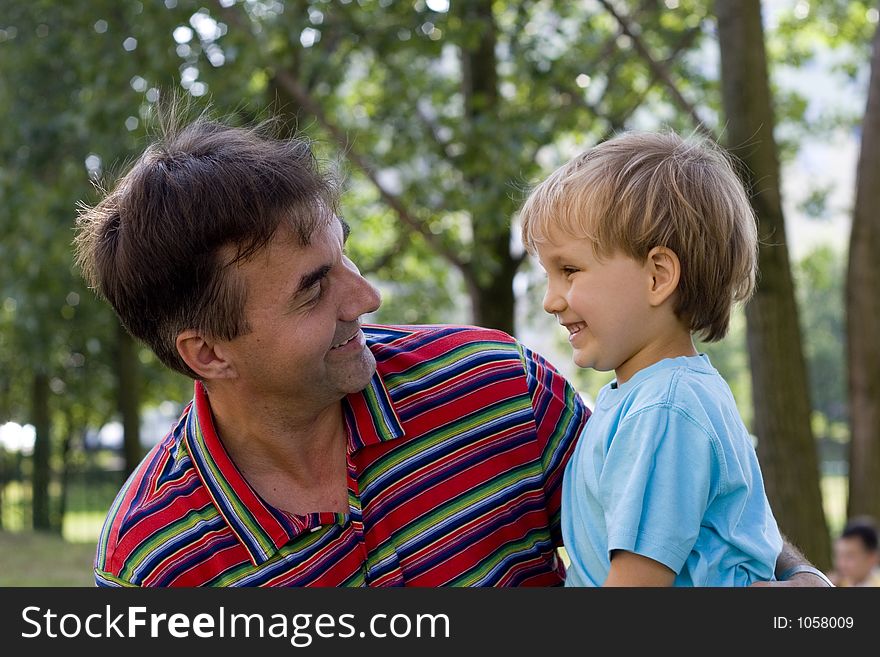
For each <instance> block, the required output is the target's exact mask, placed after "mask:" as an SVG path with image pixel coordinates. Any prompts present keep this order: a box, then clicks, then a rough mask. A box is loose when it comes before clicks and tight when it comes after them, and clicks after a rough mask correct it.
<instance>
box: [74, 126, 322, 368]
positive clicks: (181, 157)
mask: <svg viewBox="0 0 880 657" xmlns="http://www.w3.org/2000/svg"><path fill="white" fill-rule="evenodd" d="M276 126H277V124H274V123H272V122H266V123H263V124H260V125H259V126H257V127H248V128H241V127H232V126H229V125H226V124H224V123H221V122H217V121H214V120H211V119H209V118H207V117H206V116H205V115H203V116H201V117H199V118H198V119H196V120H195V121H194V122H192V123H190V124H188V125H180V121H179V120H178V119H175V117H174V116H173V112H172V116H171V117H170V119H169V118H166V120H165V121H164V125H163V127H162V128H161V134H160V136H159V137H158V139H157V140H156V141H155V143H153V144H152V145H150V146H149V147H148V148H147V149H146V151H145V152H144V153H143V155H141V157H140V158H139V159H138V160H137V161H136V162H135V164H134V165H133V166H132V167H131V169H130V170H129V171H128V173H126V174H125V175H124V176H123V177H122V178H121V179H120V180H119V181H118V182H117V184H116V186H115V187H114V188H113V189H112V191H110V192H109V193H107V194H106V195H105V197H104V198H103V199H102V200H101V201H100V202H99V203H98V204H97V205H96V206H94V207H91V208H88V207H86V208H83V209H82V211H81V212H80V215H79V218H78V221H77V230H78V232H77V236H76V239H75V248H76V254H77V263H78V264H79V266H80V267H81V269H82V271H83V275H84V276H85V278H86V280H87V281H88V282H89V284H90V285H91V286H92V287H94V288H95V289H96V291H97V292H98V294H100V295H101V296H103V297H104V298H105V299H106V300H107V301H108V302H109V303H110V305H112V306H113V308H114V310H115V311H116V313H117V315H118V316H119V319H120V320H121V321H122V323H123V324H124V326H125V327H126V328H127V329H128V331H129V332H130V333H131V334H132V335H134V336H135V337H137V338H140V339H141V340H143V341H144V342H145V343H146V344H147V345H148V346H149V347H150V348H151V349H152V350H153V351H154V352H155V354H156V356H158V357H159V359H160V360H161V361H162V362H163V363H165V365H167V366H168V367H170V368H171V369H174V370H176V371H178V372H181V373H183V374H186V375H187V376H190V377H193V378H198V376H197V375H196V373H195V372H193V371H192V370H191V369H190V368H189V366H187V364H186V363H185V362H184V360H183V359H182V358H181V357H180V354H179V353H178V352H177V347H176V339H177V336H178V335H179V334H180V332H181V331H183V330H186V329H195V330H198V331H201V332H202V333H204V334H205V335H207V336H211V337H214V338H219V339H225V340H231V339H232V338H235V337H237V336H239V335H242V334H244V333H247V332H248V331H249V330H250V329H249V327H248V325H247V322H246V321H245V317H244V307H245V289H244V287H243V285H242V284H241V282H240V280H239V279H238V277H237V276H236V274H235V271H234V268H233V267H231V265H233V264H234V263H236V262H238V261H240V260H243V259H247V258H250V257H251V256H253V255H254V254H255V253H257V252H258V251H259V250H260V249H261V248H263V247H264V246H265V245H266V244H267V243H268V242H269V241H270V240H271V239H272V237H273V236H274V235H275V233H276V231H277V230H278V228H279V226H280V225H281V224H284V226H285V227H286V228H288V229H289V230H290V232H291V234H292V235H293V236H294V238H295V239H297V240H298V241H299V243H300V244H301V245H303V246H305V245H307V244H308V243H309V240H310V238H311V235H312V233H313V231H314V230H315V229H316V228H317V227H318V226H319V225H320V224H322V223H325V222H327V221H329V220H330V219H331V218H332V217H333V215H334V213H335V211H336V203H337V198H338V186H337V184H336V182H335V180H334V179H333V178H332V177H331V176H329V175H327V174H326V173H325V172H323V171H322V170H321V169H320V167H319V165H318V162H317V160H316V158H315V156H314V154H313V152H312V148H311V145H310V143H309V142H308V141H307V140H305V139H302V138H299V137H288V138H281V137H278V136H276V134H277V129H276Z"/></svg>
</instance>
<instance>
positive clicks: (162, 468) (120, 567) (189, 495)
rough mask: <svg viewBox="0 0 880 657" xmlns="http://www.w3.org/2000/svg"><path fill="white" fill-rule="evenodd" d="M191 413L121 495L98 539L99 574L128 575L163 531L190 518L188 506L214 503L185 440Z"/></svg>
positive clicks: (133, 475)
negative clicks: (185, 425)
mask: <svg viewBox="0 0 880 657" xmlns="http://www.w3.org/2000/svg"><path fill="white" fill-rule="evenodd" d="M189 411H190V408H189V407H188V408H187V409H186V410H185V411H184V413H183V415H182V416H181V419H180V421H179V422H178V423H177V424H176V425H175V426H174V427H172V429H171V430H170V431H169V432H168V433H167V434H166V435H165V437H164V438H163V439H162V440H161V441H159V442H158V443H157V444H156V445H155V446H154V447H153V448H152V449H151V450H150V451H149V452H148V453H147V455H146V456H145V457H144V459H143V460H142V461H141V462H140V464H139V465H138V466H137V467H136V468H135V470H134V471H133V472H132V473H131V475H129V477H128V479H127V480H126V482H125V484H124V485H123V486H122V488H121V489H120V490H119V492H118V493H117V494H116V498H115V499H114V500H113V503H112V504H111V506H110V510H109V512H108V513H107V517H106V519H105V520H104V525H103V527H102V529H101V535H100V538H99V540H98V550H97V555H96V558H95V568H96V571H98V572H99V573H103V574H104V575H109V576H110V577H124V578H127V576H126V575H125V573H128V574H129V575H131V574H132V573H133V560H137V561H139V562H140V561H143V559H144V558H145V557H146V555H147V554H148V553H149V551H150V550H149V546H150V544H151V541H152V540H153V538H154V537H155V536H156V535H157V534H158V533H161V532H162V531H165V530H166V529H167V528H168V527H170V526H171V525H174V524H175V523H176V522H178V521H179V519H180V517H182V516H186V515H187V510H186V509H190V510H192V509H194V508H198V507H201V506H204V505H205V503H206V502H207V501H209V498H208V497H207V495H206V493H205V492H204V491H203V490H202V489H203V486H202V485H201V481H200V479H199V477H198V475H197V473H196V472H195V469H194V468H193V466H192V461H191V459H190V456H189V453H188V451H187V449H186V445H185V441H184V440H183V438H182V427H183V425H184V423H185V420H186V417H187V414H188V413H189ZM135 583H136V582H135Z"/></svg>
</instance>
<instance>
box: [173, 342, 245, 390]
mask: <svg viewBox="0 0 880 657" xmlns="http://www.w3.org/2000/svg"><path fill="white" fill-rule="evenodd" d="M177 353H179V354H180V357H181V358H183V360H184V362H185V363H186V364H187V365H189V367H190V369H191V370H192V371H193V372H195V373H196V374H198V375H199V378H201V379H204V380H206V381H210V380H211V379H230V378H233V377H234V376H235V368H234V367H233V365H232V363H231V362H229V361H228V360H227V359H226V357H225V353H224V352H223V350H221V349H218V348H217V344H216V343H214V342H212V341H209V340H207V339H206V338H205V337H204V336H203V335H202V334H201V333H199V332H198V331H195V330H193V329H187V330H185V331H181V333H180V334H179V335H178V336H177Z"/></svg>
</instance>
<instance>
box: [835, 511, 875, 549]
mask: <svg viewBox="0 0 880 657" xmlns="http://www.w3.org/2000/svg"><path fill="white" fill-rule="evenodd" d="M840 538H855V539H858V540H860V541H861V542H862V544H863V545H864V546H865V549H866V550H868V552H876V551H877V525H876V524H875V523H874V522H873V521H872V520H871V519H870V518H853V519H852V520H850V521H849V522H848V523H846V527H844V528H843V531H842V532H841V533H840Z"/></svg>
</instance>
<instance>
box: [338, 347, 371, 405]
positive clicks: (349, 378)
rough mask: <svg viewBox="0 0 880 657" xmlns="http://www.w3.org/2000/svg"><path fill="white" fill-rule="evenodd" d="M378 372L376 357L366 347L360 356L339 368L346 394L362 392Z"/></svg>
mask: <svg viewBox="0 0 880 657" xmlns="http://www.w3.org/2000/svg"><path fill="white" fill-rule="evenodd" d="M375 373H376V357H375V356H373V352H371V351H370V350H369V349H367V348H366V347H364V351H363V352H362V354H361V356H360V358H358V359H357V360H356V361H355V362H353V363H351V364H348V365H347V366H346V367H344V368H342V367H340V368H339V374H340V375H341V377H340V384H341V386H340V387H341V388H342V390H343V391H344V392H345V394H347V395H350V394H353V393H356V392H360V391H361V390H363V389H364V388H366V387H367V386H368V385H370V381H371V380H372V378H373V375H374V374H375Z"/></svg>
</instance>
